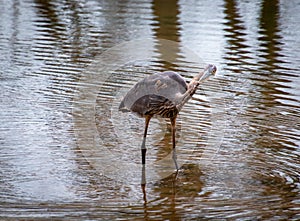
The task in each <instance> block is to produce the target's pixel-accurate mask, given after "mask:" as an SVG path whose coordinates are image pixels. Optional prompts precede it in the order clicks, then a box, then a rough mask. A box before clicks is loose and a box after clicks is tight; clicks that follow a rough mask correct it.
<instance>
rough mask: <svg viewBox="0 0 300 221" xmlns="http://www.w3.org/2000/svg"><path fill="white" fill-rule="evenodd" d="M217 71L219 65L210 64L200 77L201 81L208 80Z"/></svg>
mask: <svg viewBox="0 0 300 221" xmlns="http://www.w3.org/2000/svg"><path fill="white" fill-rule="evenodd" d="M216 71H217V67H216V66H215V65H212V64H209V65H208V66H207V67H206V68H205V69H204V71H203V74H202V76H201V78H200V79H199V83H201V82H203V81H205V80H207V79H208V78H209V77H210V76H211V75H214V74H215V73H216Z"/></svg>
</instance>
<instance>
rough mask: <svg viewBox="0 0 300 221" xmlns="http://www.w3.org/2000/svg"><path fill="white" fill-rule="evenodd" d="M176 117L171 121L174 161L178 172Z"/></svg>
mask: <svg viewBox="0 0 300 221" xmlns="http://www.w3.org/2000/svg"><path fill="white" fill-rule="evenodd" d="M176 117H177V116H175V117H172V118H171V119H170V120H171V129H172V144H173V156H172V157H173V161H174V163H175V167H176V170H178V164H177V155H176Z"/></svg>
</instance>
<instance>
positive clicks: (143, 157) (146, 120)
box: [141, 116, 151, 165]
mask: <svg viewBox="0 0 300 221" xmlns="http://www.w3.org/2000/svg"><path fill="white" fill-rule="evenodd" d="M150 119H151V116H146V118H145V131H144V138H143V143H142V146H141V151H142V164H143V165H144V164H146V152H147V148H146V137H147V131H148V125H149V122H150Z"/></svg>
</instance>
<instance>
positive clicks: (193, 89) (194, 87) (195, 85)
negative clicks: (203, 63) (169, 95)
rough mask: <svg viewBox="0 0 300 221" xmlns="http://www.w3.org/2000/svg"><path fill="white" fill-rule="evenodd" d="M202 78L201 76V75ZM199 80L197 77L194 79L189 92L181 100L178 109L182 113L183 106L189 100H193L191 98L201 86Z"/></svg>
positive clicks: (189, 86) (189, 85)
mask: <svg viewBox="0 0 300 221" xmlns="http://www.w3.org/2000/svg"><path fill="white" fill-rule="evenodd" d="M200 76H201V74H200ZM200 76H199V78H198V79H197V78H196V77H194V78H193V80H192V81H191V82H190V83H189V84H188V89H187V91H186V92H185V93H184V94H183V95H182V97H181V98H180V101H179V102H178V104H177V105H176V107H177V109H178V110H179V111H180V110H181V108H182V107H183V105H184V104H185V103H186V102H187V101H188V100H189V99H191V97H192V96H193V95H194V94H195V92H196V90H197V89H198V86H199V83H200V82H199V79H200Z"/></svg>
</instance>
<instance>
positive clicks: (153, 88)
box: [120, 71, 188, 118]
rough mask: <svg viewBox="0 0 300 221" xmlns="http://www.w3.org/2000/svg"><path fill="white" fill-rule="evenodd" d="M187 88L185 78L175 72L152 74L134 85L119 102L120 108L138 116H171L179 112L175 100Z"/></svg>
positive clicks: (177, 99)
mask: <svg viewBox="0 0 300 221" xmlns="http://www.w3.org/2000/svg"><path fill="white" fill-rule="evenodd" d="M187 88H188V85H187V84H186V82H185V80H184V79H183V78H182V77H181V76H180V75H179V74H177V73H175V72H172V71H166V72H162V73H157V74H153V75H151V76H149V77H147V78H144V79H143V80H141V81H140V82H138V83H137V84H136V85H134V87H133V88H132V89H131V90H130V91H129V92H128V93H127V94H126V96H125V97H124V99H123V101H122V102H121V104H120V110H121V111H123V112H125V111H132V112H134V113H136V114H137V115H139V116H140V117H147V116H154V115H158V116H161V117H164V118H171V117H174V116H176V115H177V114H178V113H179V110H178V108H177V106H176V105H177V101H179V99H180V97H182V96H183V94H184V93H185V92H186V91H187Z"/></svg>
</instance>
